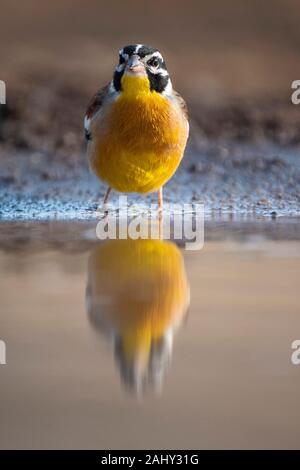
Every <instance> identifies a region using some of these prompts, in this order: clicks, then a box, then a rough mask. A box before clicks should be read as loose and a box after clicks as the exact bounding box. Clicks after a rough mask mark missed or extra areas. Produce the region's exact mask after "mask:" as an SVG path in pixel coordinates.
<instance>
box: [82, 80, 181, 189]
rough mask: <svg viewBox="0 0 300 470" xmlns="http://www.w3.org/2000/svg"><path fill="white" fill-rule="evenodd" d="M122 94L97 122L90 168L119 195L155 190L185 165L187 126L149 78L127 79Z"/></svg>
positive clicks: (123, 81)
mask: <svg viewBox="0 0 300 470" xmlns="http://www.w3.org/2000/svg"><path fill="white" fill-rule="evenodd" d="M122 90H123V91H122V93H121V94H120V95H119V97H118V98H117V100H116V101H115V102H114V103H113V104H112V105H111V106H110V107H109V108H108V109H107V110H106V113H105V115H104V116H103V118H102V119H101V122H100V121H99V122H98V123H97V122H96V123H95V129H94V135H95V146H94V152H93V155H92V159H91V165H92V167H93V169H94V171H95V172H96V174H97V175H98V176H99V177H100V178H101V179H103V180H104V181H106V182H107V183H108V184H109V185H110V186H111V187H112V188H114V189H116V190H118V191H122V192H140V193H146V192H150V191H155V190H157V189H159V188H160V187H161V186H162V185H163V184H164V183H165V182H166V181H168V179H169V178H170V177H171V176H172V175H173V174H174V172H175V170H176V169H177V167H178V165H179V163H180V160H181V158H182V156H183V152H184V149H185V145H186V141H187V137H188V126H187V122H186V120H185V118H184V116H183V114H182V112H181V110H180V109H179V108H178V107H177V106H176V105H175V104H174V103H173V102H172V101H171V100H170V99H168V98H166V97H165V96H163V95H161V94H159V93H157V92H154V91H150V89H149V81H148V79H147V78H146V77H132V76H128V75H124V76H123V78H122Z"/></svg>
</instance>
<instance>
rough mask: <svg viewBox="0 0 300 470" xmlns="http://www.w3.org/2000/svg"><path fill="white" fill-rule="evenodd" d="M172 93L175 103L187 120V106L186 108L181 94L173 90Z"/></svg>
mask: <svg viewBox="0 0 300 470" xmlns="http://www.w3.org/2000/svg"><path fill="white" fill-rule="evenodd" d="M172 94H173V98H174V100H175V101H176V103H177V104H178V106H179V107H180V109H181V111H182V113H183V115H184V117H185V118H186V120H187V121H188V120H189V113H188V108H187V105H186V102H185V101H184V99H183V98H182V96H181V95H180V94H179V93H178V92H177V91H175V90H173V92H172Z"/></svg>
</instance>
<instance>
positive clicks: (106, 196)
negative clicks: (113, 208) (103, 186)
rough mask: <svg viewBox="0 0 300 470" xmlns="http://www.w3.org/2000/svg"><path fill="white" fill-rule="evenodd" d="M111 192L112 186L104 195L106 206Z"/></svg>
mask: <svg viewBox="0 0 300 470" xmlns="http://www.w3.org/2000/svg"><path fill="white" fill-rule="evenodd" d="M110 192H111V187H110V186H108V188H107V190H106V193H105V196H104V199H103V205H104V206H105V204H106V203H107V201H108V197H109V195H110Z"/></svg>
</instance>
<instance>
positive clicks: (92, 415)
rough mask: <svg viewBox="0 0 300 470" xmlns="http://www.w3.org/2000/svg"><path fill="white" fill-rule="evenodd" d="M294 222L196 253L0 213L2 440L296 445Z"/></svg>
mask: <svg viewBox="0 0 300 470" xmlns="http://www.w3.org/2000/svg"><path fill="white" fill-rule="evenodd" d="M298 227H299V225H298V221H297V220H296V221H295V220H294V221H291V220H284V219H282V220H278V221H272V222H271V221H266V220H261V221H260V220H248V221H242V222H240V221H238V222H235V221H232V220H231V221H230V220H229V221H227V222H224V221H223V222H222V221H215V222H214V221H209V222H208V223H207V226H206V241H205V245H204V248H203V250H201V251H197V252H188V251H185V250H183V249H182V248H181V247H179V246H177V245H175V244H174V243H173V242H169V241H159V240H152V241H151V240H144V241H143V240H137V241H131V240H125V241H121V240H115V241H110V242H105V243H99V242H97V241H96V239H95V237H94V227H93V223H92V222H91V224H90V225H89V224H80V223H75V224H74V223H72V224H71V225H70V223H69V224H59V223H56V225H55V224H54V225H53V224H44V225H43V224H34V223H33V224H14V225H10V224H3V225H2V227H1V228H2V230H1V233H2V235H1V236H0V246H1V247H2V250H1V251H0V312H1V327H0V339H1V340H4V341H5V343H6V353H7V357H6V359H7V364H6V365H1V366H0V380H1V387H0V446H1V448H5V449H11V448H24V449H28V448H100V449H114V448H131V449H136V448H148V449H151V448H169V449H170V448H175V449H176V448H204V449H211V448H278V447H280V448H295V447H299V419H300V411H299V386H300V365H299V366H296V365H293V364H292V362H291V355H292V352H293V350H292V349H291V343H292V341H293V340H295V339H300V317H299V306H300V301H299V300H300V299H299V268H300V241H299V230H298Z"/></svg>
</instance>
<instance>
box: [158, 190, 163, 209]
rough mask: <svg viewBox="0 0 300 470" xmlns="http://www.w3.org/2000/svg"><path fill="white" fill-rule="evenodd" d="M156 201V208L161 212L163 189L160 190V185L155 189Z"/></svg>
mask: <svg viewBox="0 0 300 470" xmlns="http://www.w3.org/2000/svg"><path fill="white" fill-rule="evenodd" d="M157 202H158V210H159V212H162V210H163V191H162V187H161V188H159V190H158V191H157Z"/></svg>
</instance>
